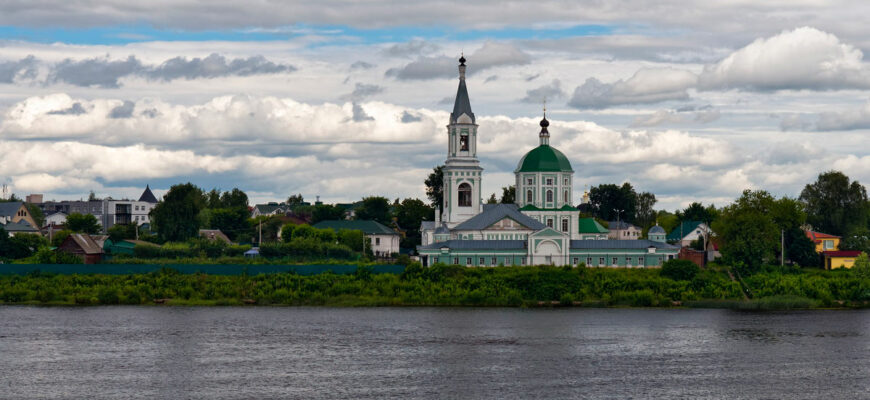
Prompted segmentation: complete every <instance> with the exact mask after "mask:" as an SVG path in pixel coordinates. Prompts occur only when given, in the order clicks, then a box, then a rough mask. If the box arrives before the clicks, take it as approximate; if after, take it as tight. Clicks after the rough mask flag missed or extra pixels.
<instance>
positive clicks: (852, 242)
mask: <svg viewBox="0 0 870 400" xmlns="http://www.w3.org/2000/svg"><path fill="white" fill-rule="evenodd" d="M840 250H857V251H863V252H865V253H870V230H868V229H867V228H864V227H856V228H854V229H851V230H849V232H848V233H847V234H845V235H844V236H843V239H842V240H841V241H840Z"/></svg>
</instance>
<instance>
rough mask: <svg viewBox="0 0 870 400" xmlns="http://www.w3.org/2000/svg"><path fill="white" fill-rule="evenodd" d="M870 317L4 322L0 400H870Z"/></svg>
mask: <svg viewBox="0 0 870 400" xmlns="http://www.w3.org/2000/svg"><path fill="white" fill-rule="evenodd" d="M868 328H870V312H868V311H801V312H781V313H748V312H735V311H727V310H664V309H532V310H523V309H462V308H356V309H342V308H277V307H276V308H270V307H237V308H230V307H226V308H224V307H210V308H205V307H204V308H196V307H191V308H188V307H87V308H75V307H51V308H41V307H12V306H6V307H0V398H9V399H30V398H70V399H83V398H143V399H279V398H281V399H284V398H291V399H334V398H352V399H383V398H395V399H412V398H430V399H435V398H438V399H442V398H455V399H476V398H481V399H512V398H516V399H560V398H595V399H627V398H692V399H696V398H720V399H740V398H746V399H761V398H770V399H817V398H825V399H852V398H865V399H866V398H870V334H868V332H870V331H868Z"/></svg>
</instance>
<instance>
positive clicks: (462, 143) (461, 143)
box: [459, 134, 468, 151]
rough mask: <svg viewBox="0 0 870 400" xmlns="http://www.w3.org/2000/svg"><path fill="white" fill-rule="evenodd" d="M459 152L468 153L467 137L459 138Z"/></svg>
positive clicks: (461, 136)
mask: <svg viewBox="0 0 870 400" xmlns="http://www.w3.org/2000/svg"><path fill="white" fill-rule="evenodd" d="M459 151H468V135H466V134H463V135H460V136H459Z"/></svg>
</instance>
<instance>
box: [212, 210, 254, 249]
mask: <svg viewBox="0 0 870 400" xmlns="http://www.w3.org/2000/svg"><path fill="white" fill-rule="evenodd" d="M209 227H210V228H211V229H219V230H220V231H221V232H223V233H224V234H226V235H227V236H228V237H230V238H233V240H236V241H238V240H239V238H240V237H244V236H245V235H246V234H247V233H248V232H249V230H248V229H249V227H250V225H248V209H247V208H240V207H225V208H218V209H214V210H211V213H210V217H209Z"/></svg>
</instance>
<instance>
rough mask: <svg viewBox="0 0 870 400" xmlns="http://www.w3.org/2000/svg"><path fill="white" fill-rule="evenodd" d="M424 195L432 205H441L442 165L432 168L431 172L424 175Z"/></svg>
mask: <svg viewBox="0 0 870 400" xmlns="http://www.w3.org/2000/svg"><path fill="white" fill-rule="evenodd" d="M424 183H425V184H426V196H427V197H429V203H430V204H431V205H432V207H443V204H444V166H443V165H439V166H437V167H435V168H432V173H431V174H429V176H428V177H426V181H425V182H424Z"/></svg>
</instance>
